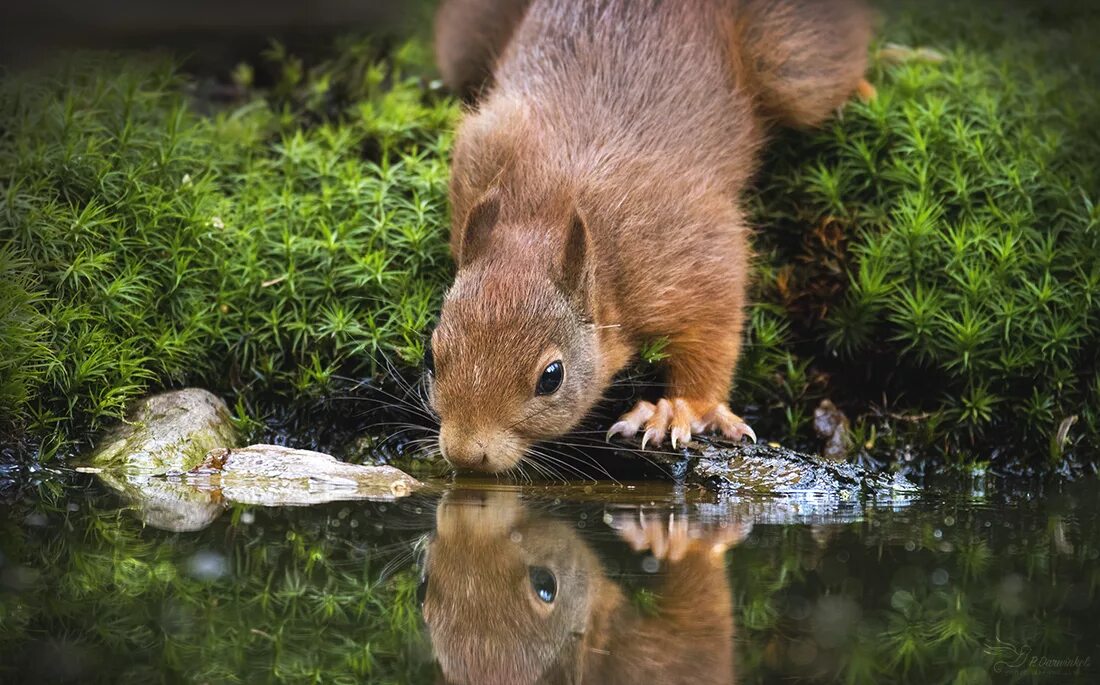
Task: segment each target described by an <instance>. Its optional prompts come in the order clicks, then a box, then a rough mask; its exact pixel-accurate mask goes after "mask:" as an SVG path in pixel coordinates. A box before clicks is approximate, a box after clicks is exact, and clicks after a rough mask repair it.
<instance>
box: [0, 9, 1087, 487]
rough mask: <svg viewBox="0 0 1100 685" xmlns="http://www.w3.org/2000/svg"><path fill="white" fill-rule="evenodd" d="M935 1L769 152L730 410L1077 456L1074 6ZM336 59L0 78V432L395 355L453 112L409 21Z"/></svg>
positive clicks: (1082, 30)
mask: <svg viewBox="0 0 1100 685" xmlns="http://www.w3.org/2000/svg"><path fill="white" fill-rule="evenodd" d="M944 7H945V5H944V4H943V3H923V4H920V5H917V4H915V3H914V4H913V6H905V7H903V8H901V9H890V10H888V12H887V19H886V20H885V21H884V24H883V28H882V31H881V34H882V40H881V42H880V43H879V44H878V45H876V47H875V60H874V66H873V69H872V73H871V80H872V81H873V82H874V83H875V84H876V86H877V87H878V93H879V96H878V98H877V99H876V100H875V101H873V102H870V103H866V104H863V103H853V104H852V105H850V106H849V107H848V108H847V109H846V110H845V111H844V113H843V116H842V118H840V119H838V120H837V121H835V122H833V123H831V124H829V125H828V126H827V127H825V129H823V130H821V131H819V132H792V133H787V134H784V135H782V136H781V137H780V139H779V140H778V141H777V143H776V144H775V145H774V146H773V147H772V152H771V153H770V157H769V159H768V163H767V165H766V167H765V170H764V172H763V174H762V176H761V178H760V180H759V182H758V187H757V189H756V192H754V193H753V194H752V197H753V205H754V209H755V216H756V221H757V223H758V225H759V226H760V227H761V231H760V235H759V239H758V244H757V249H758V252H759V253H760V259H759V274H758V279H757V284H758V285H757V289H756V290H757V292H756V300H757V302H758V304H756V305H755V306H754V308H753V311H752V329H751V332H750V337H749V340H748V344H747V345H746V356H745V359H744V360H743V363H742V364H741V369H740V371H739V381H738V387H737V390H736V393H737V394H736V396H735V398H734V402H735V404H737V405H739V406H745V405H748V407H749V411H748V414H749V415H750V417H751V418H752V420H753V422H754V424H755V426H756V428H757V433H758V434H759V435H761V436H762V437H766V438H774V439H782V440H785V441H788V442H791V443H794V444H796V445H802V446H807V447H811V448H812V447H815V446H816V443H815V442H814V437H813V433H812V426H811V423H812V416H813V409H814V407H816V406H817V403H818V402H819V401H820V400H822V399H825V398H829V399H832V400H833V401H834V402H835V403H836V404H837V405H839V406H840V407H841V408H842V409H844V410H845V411H846V412H847V413H848V414H849V415H850V417H851V418H852V433H851V438H850V439H851V444H852V446H853V451H854V452H858V453H862V454H863V456H867V457H873V458H885V459H887V460H893V461H897V462H906V461H908V460H909V459H911V458H912V455H913V454H915V453H917V452H920V453H922V454H925V455H928V459H925V460H924V462H925V463H933V462H935V461H937V460H936V459H933V457H935V456H937V455H939V456H946V457H947V459H948V460H949V461H951V462H953V463H959V464H965V465H971V464H973V463H975V462H981V461H984V460H987V459H989V458H990V456H989V455H991V454H994V455H1011V456H1019V457H1023V459H1024V460H1025V461H1027V462H1029V463H1031V464H1035V465H1042V464H1048V465H1050V464H1062V465H1065V464H1070V463H1073V462H1075V461H1076V460H1077V459H1079V458H1081V457H1086V458H1094V457H1095V455H1096V454H1097V452H1098V451H1100V450H1097V449H1096V448H1097V445H1098V444H1100V413H1098V412H1100V374H1098V366H1097V356H1096V355H1097V350H1098V349H1100V345H1098V344H1097V343H1098V341H1100V340H1098V338H1100V316H1098V314H1100V311H1098V307H1100V301H1098V300H1097V297H1096V295H1095V293H1096V292H1098V290H1097V286H1098V285H1100V170H1098V169H1097V168H1096V166H1097V165H1096V162H1095V160H1097V159H1100V140H1098V133H1097V132H1098V131H1100V126H1098V124H1100V121H1098V118H1100V114H1098V113H1100V98H1098V93H1100V90H1098V88H1097V87H1096V85H1095V84H1096V83H1100V73H1097V71H1098V70H1100V67H1097V65H1098V64H1100V59H1097V54H1096V53H1097V49H1096V48H1095V47H1094V46H1095V41H1092V40H1088V39H1087V38H1085V37H1087V36H1089V35H1091V34H1092V33H1095V31H1096V30H1097V29H1100V19H1098V18H1097V16H1096V14H1095V12H1093V11H1091V10H1090V9H1089V8H1087V7H1083V6H1082V7H1080V8H1078V7H1076V6H1075V5H1073V4H1069V3H1053V4H1048V6H1047V7H1045V8H1044V9H1043V10H1041V11H1038V10H1032V9H1019V8H1013V7H1011V6H1010V7H1008V8H1006V9H1004V11H1000V10H998V11H997V12H993V13H991V12H989V11H987V10H986V9H983V8H982V7H980V6H967V7H960V6H957V5H956V4H954V3H952V4H950V6H949V10H947V11H945V10H944ZM890 42H897V43H900V44H905V45H910V46H931V47H934V48H935V49H936V50H937V51H939V53H942V55H943V56H944V57H945V60H944V61H942V62H938V61H935V60H929V59H928V57H929V56H932V57H935V55H936V54H937V53H935V52H933V53H927V52H926V53H918V54H917V55H914V56H910V57H908V58H907V57H905V56H904V55H902V56H901V57H900V58H899V57H898V52H899V51H898V50H897V49H896V48H894V47H892V46H890V45H888V43H890ZM332 54H333V55H335V57H332V58H330V59H327V60H324V59H321V60H311V61H308V62H307V61H304V60H303V59H300V58H298V57H295V56H293V55H292V54H290V52H289V51H288V50H286V49H284V48H281V47H280V46H278V45H275V46H273V48H272V49H271V50H269V51H268V52H267V53H266V54H265V55H264V56H263V57H262V58H258V59H257V60H255V61H253V62H251V63H247V64H242V65H239V66H238V67H236V68H235V69H233V70H232V71H231V73H230V72H229V70H227V73H226V74H221V75H220V77H221V79H222V80H221V81H220V82H217V83H216V85H217V86H218V88H219V89H220V90H219V91H218V92H222V93H226V92H227V93H229V95H228V96H226V97H223V98H221V99H214V98H211V97H209V96H207V95H202V93H204V92H206V91H209V90H210V89H209V88H205V87H204V86H207V85H209V79H207V78H205V77H204V76H202V75H195V74H190V75H189V74H187V72H186V71H185V69H184V68H182V67H181V66H180V65H174V64H170V63H166V62H155V61H151V60H150V59H148V58H147V57H144V56H142V57H134V56H128V57H127V56H110V55H107V56H104V55H87V54H83V55H78V56H74V57H70V58H68V59H65V60H62V62H61V63H59V64H54V65H51V66H49V67H47V68H43V69H40V70H37V71H33V72H30V73H22V74H17V75H10V76H8V77H7V78H6V79H5V80H4V82H3V84H2V86H0V432H2V433H3V435H4V436H6V437H7V438H10V439H23V440H29V441H30V447H31V449H32V450H34V451H37V452H39V453H40V454H41V455H42V456H44V457H49V456H51V455H53V454H54V453H55V452H57V451H58V450H59V449H62V448H68V447H69V446H70V445H71V444H72V441H74V440H79V439H84V438H86V437H87V436H88V435H89V434H90V433H91V432H93V431H95V430H97V429H98V428H99V427H100V426H102V425H103V424H104V423H105V422H107V421H109V420H113V419H115V418H117V417H118V416H120V415H121V413H122V412H123V410H124V407H125V406H126V404H127V403H128V402H129V401H130V400H132V399H133V398H135V397H136V396H139V395H141V394H142V393H144V392H147V391H148V390H150V389H152V388H157V387H162V386H167V385H176V384H182V383H198V384H202V385H205V386H207V387H210V388H211V389H214V390H217V391H221V392H225V393H229V394H231V395H233V396H236V397H238V398H242V400H244V401H246V404H247V402H250V401H253V400H255V399H256V398H260V397H265V398H269V397H273V396H275V397H280V396H281V397H284V398H288V400H289V401H291V402H301V401H303V398H307V399H313V398H317V397H324V396H326V395H331V394H333V393H338V392H339V391H338V389H337V388H338V386H339V378H340V377H341V376H355V377H358V376H361V375H364V374H370V373H375V372H377V371H378V367H377V364H378V362H379V360H380V359H381V358H382V356H383V355H384V356H386V357H389V358H397V359H399V360H401V361H403V362H405V363H406V364H408V365H415V364H416V363H417V362H418V361H419V358H420V355H421V353H422V345H423V343H422V340H423V334H424V331H425V329H426V328H427V327H428V326H430V324H431V322H432V318H433V316H434V312H435V310H436V307H437V304H438V300H439V297H440V294H441V292H442V289H443V288H444V287H445V285H446V283H447V281H448V279H449V276H450V266H449V262H448V257H447V252H446V248H445V240H444V237H445V233H446V228H445V227H446V224H447V212H446V194H445V189H446V180H447V152H448V150H449V146H450V137H449V135H450V134H449V131H450V130H451V128H452V125H453V123H454V121H455V118H456V116H457V115H458V112H459V107H458V105H457V104H456V103H455V102H454V101H453V100H452V99H450V98H448V97H446V96H445V95H442V94H441V93H439V92H437V90H436V89H435V88H433V86H432V84H431V82H430V80H429V79H430V74H431V67H430V66H429V62H430V59H429V56H428V55H427V51H426V49H425V47H424V43H423V42H422V41H415V42H413V43H410V44H406V45H404V46H403V47H400V48H397V49H394V50H389V51H385V52H382V51H379V50H377V49H375V48H373V47H372V45H371V44H370V43H369V42H365V41H361V40H359V41H357V40H350V41H342V42H339V43H338V44H337V45H336V46H335V50H334V51H333V52H332ZM660 355H661V349H660V346H659V341H655V343H654V344H653V345H651V346H650V347H649V348H648V354H647V358H648V359H650V360H651V361H652V360H654V359H658V358H659V357H660ZM246 413H247V412H246ZM918 461H919V460H918Z"/></svg>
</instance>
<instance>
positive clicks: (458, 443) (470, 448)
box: [439, 431, 489, 469]
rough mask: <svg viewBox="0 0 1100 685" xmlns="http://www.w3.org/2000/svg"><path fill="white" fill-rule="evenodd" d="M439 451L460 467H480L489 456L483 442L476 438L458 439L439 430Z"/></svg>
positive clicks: (483, 465)
mask: <svg viewBox="0 0 1100 685" xmlns="http://www.w3.org/2000/svg"><path fill="white" fill-rule="evenodd" d="M439 451H440V452H442V453H443V458H444V459H446V460H447V461H449V462H450V463H451V464H452V465H454V466H457V467H458V468H461V469H481V468H484V467H485V462H486V461H487V460H488V458H489V453H488V450H486V449H485V444H484V443H483V442H482V441H480V440H477V439H464V440H463V439H458V440H456V439H455V438H454V437H452V436H450V435H448V431H440V434H439Z"/></svg>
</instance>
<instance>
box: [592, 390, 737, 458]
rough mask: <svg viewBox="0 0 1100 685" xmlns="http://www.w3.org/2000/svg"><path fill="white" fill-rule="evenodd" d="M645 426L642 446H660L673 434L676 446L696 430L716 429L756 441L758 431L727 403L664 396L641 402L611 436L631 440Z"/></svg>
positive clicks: (623, 419) (674, 445)
mask: <svg viewBox="0 0 1100 685" xmlns="http://www.w3.org/2000/svg"><path fill="white" fill-rule="evenodd" d="M700 405H702V407H701V408H700ZM643 426H644V427H645V433H644V434H643V435H642V449H645V448H646V445H648V444H653V445H654V446H656V447H660V446H661V443H663V442H664V440H665V436H666V435H669V434H670V433H671V436H672V440H671V441H672V449H676V447H677V445H685V444H687V443H688V442H689V441H690V440H691V434H692V432H695V433H704V432H707V431H715V432H718V433H721V434H722V435H724V436H726V437H727V438H729V439H730V440H740V439H741V438H743V437H746V436H747V437H749V438H750V439H751V440H752V441H753V442H756V433H755V432H754V431H753V430H752V428H751V427H750V426H749V424H747V423H745V421H744V419H742V418H741V417H740V416H738V415H737V414H734V413H733V412H732V411H730V408H729V405H727V404H726V403H724V402H718V403H699V402H691V401H689V400H686V399H683V398H673V399H661V400H659V401H658V402H657V404H653V403H652V402H646V401H645V400H642V401H640V402H638V404H636V405H634V408H633V409H631V410H630V411H628V412H627V413H625V414H623V415H622V417H620V419H619V420H618V421H617V422H616V423H615V424H614V425H612V426H611V428H609V429H608V431H607V439H608V440H610V439H611V438H612V437H613V436H615V435H622V436H623V437H624V438H627V439H628V440H629V439H630V438H633V437H634V436H635V435H637V433H638V431H639V430H641V429H642V427H643Z"/></svg>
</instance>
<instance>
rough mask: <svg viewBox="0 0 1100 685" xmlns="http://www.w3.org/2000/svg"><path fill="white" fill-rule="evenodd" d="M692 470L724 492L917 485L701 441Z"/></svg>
mask: <svg viewBox="0 0 1100 685" xmlns="http://www.w3.org/2000/svg"><path fill="white" fill-rule="evenodd" d="M689 469H690V474H691V476H692V477H693V478H694V479H696V480H700V481H702V482H704V483H706V484H707V485H709V486H711V487H713V488H715V489H717V490H719V491H722V492H737V493H759V494H780V495H792V494H799V495H821V496H835V497H840V498H842V499H844V498H855V497H866V496H871V497H878V496H882V497H890V496H896V495H901V494H905V493H910V494H911V493H914V492H916V491H917V487H916V486H915V485H913V484H912V483H910V482H909V481H908V480H907V479H906V478H904V477H903V476H901V475H898V474H884V473H871V472H869V471H867V470H866V469H864V468H862V467H860V466H857V465H855V464H848V463H843V462H840V463H838V462H833V461H827V460H825V459H820V458H817V457H813V456H810V455H808V454H802V453H801V452H795V451H793V450H789V449H786V448H784V447H778V446H775V445H763V444H745V443H742V444H737V445H730V444H721V443H716V442H715V443H707V444H704V445H702V448H701V449H700V451H699V453H698V456H697V457H695V458H694V459H691V460H690V465H689Z"/></svg>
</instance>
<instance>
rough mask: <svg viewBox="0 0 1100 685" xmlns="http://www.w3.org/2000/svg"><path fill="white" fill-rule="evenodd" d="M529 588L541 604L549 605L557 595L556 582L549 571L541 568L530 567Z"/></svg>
mask: <svg viewBox="0 0 1100 685" xmlns="http://www.w3.org/2000/svg"><path fill="white" fill-rule="evenodd" d="M528 576H530V578H531V588H532V589H533V590H534V591H535V594H536V595H537V596H538V598H539V599H541V600H542V601H543V602H546V603H547V604H550V603H551V602H553V601H554V597H556V596H557V594H558V581H557V579H556V578H554V574H553V573H550V570H549V569H547V568H544V567H542V566H532V567H531V570H530V571H529V572H528Z"/></svg>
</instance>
